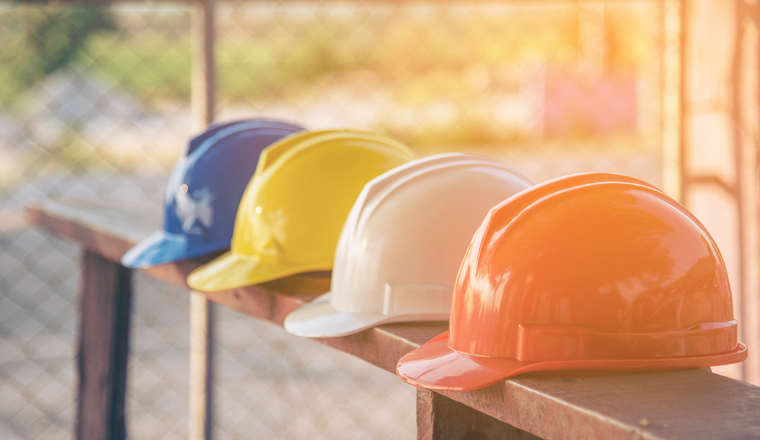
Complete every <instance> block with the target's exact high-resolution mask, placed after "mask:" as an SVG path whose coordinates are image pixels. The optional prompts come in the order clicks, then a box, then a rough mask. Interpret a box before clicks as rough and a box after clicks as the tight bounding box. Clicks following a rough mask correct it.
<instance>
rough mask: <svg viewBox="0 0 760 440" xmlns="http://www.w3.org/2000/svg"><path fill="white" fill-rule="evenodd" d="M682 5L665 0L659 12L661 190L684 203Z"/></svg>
mask: <svg viewBox="0 0 760 440" xmlns="http://www.w3.org/2000/svg"><path fill="white" fill-rule="evenodd" d="M683 7H684V5H683V2H682V1H681V0H665V1H664V2H662V3H661V4H660V8H661V13H662V24H663V27H662V44H663V50H662V190H663V191H665V193H667V194H668V195H669V196H671V197H673V198H674V199H676V200H678V201H680V202H682V203H683V202H684V197H685V195H684V188H683V185H684V179H683V173H684V171H685V166H684V163H685V160H686V158H685V155H684V143H683V130H684V126H683V119H682V116H683V111H684V106H683V87H684V78H683V67H682V65H683V57H684V53H683V50H684V46H683V37H684V35H683V28H682V22H683V12H682V11H683Z"/></svg>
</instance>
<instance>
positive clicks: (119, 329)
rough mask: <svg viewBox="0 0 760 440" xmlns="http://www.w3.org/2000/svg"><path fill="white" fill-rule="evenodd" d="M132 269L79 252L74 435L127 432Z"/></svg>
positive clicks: (100, 437)
mask: <svg viewBox="0 0 760 440" xmlns="http://www.w3.org/2000/svg"><path fill="white" fill-rule="evenodd" d="M131 275H132V271H131V270H129V269H127V268H125V267H123V266H121V265H119V264H118V263H114V262H112V261H109V260H107V259H105V258H103V257H101V256H99V255H96V254H93V253H91V252H89V251H85V252H84V255H83V257H82V292H81V295H80V301H81V302H80V309H79V310H80V314H79V348H78V354H77V367H78V373H79V390H78V396H77V414H76V428H75V429H76V438H77V439H78V440H104V439H116V440H122V439H125V438H126V436H127V432H126V424H125V421H124V400H125V399H124V397H125V394H126V388H127V355H128V353H129V319H130V307H131V297H132V276H131Z"/></svg>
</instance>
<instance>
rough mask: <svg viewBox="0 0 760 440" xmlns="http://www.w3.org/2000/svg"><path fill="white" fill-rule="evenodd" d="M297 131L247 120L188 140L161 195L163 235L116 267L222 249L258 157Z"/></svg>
mask: <svg viewBox="0 0 760 440" xmlns="http://www.w3.org/2000/svg"><path fill="white" fill-rule="evenodd" d="M301 130H303V129H302V128H301V127H298V126H295V125H292V124H288V123H285V122H280V121H271V120H247V121H238V122H233V123H228V124H222V125H217V126H212V127H209V129H208V130H206V131H205V132H203V133H202V134H200V135H198V136H196V137H195V138H193V139H192V140H190V141H189V142H188V143H187V146H186V148H185V149H184V151H183V153H182V155H181V156H180V159H179V160H178V161H177V163H176V164H175V166H174V168H173V169H172V172H171V174H170V176H169V180H168V182H167V185H166V189H165V191H164V218H163V229H162V230H160V231H157V232H155V233H154V234H152V235H151V236H150V237H148V238H146V239H145V240H143V241H141V242H140V243H138V244H137V245H136V246H135V247H133V248H132V249H130V250H129V251H128V252H127V253H126V254H124V256H123V257H122V264H123V265H125V266H127V267H131V268H143V267H150V266H154V265H157V264H164V263H170V262H174V261H179V260H183V259H187V258H193V257H197V256H200V255H205V254H208V253H211V252H216V251H220V250H223V249H226V248H228V247H229V246H230V240H231V238H232V230H233V223H234V219H235V213H236V211H237V207H238V204H239V202H240V198H241V197H242V194H243V191H244V190H245V187H246V185H247V183H248V181H249V180H250V178H251V176H252V175H253V172H254V170H255V169H256V165H257V162H258V159H259V155H260V153H261V151H262V150H263V149H264V148H265V147H267V146H268V145H269V144H271V143H273V142H275V141H278V140H280V139H282V138H284V137H286V136H289V135H291V134H293V133H296V132H298V131H301Z"/></svg>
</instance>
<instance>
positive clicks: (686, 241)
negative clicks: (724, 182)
mask: <svg viewBox="0 0 760 440" xmlns="http://www.w3.org/2000/svg"><path fill="white" fill-rule="evenodd" d="M746 357H747V347H746V346H744V344H742V343H740V342H738V341H737V322H736V321H735V320H734V317H733V311H732V299H731V288H730V286H729V283H728V275H727V274H726V269H725V264H724V262H723V258H722V256H721V255H720V251H719V250H718V247H717V246H716V245H715V242H714V241H713V239H712V237H711V236H710V234H709V233H708V232H707V230H705V227H704V226H703V225H702V224H701V223H700V222H699V220H697V219H696V218H695V217H694V216H693V215H692V214H691V213H690V212H689V211H687V210H686V208H684V207H683V206H681V205H680V204H678V203H677V202H676V201H674V200H673V199H671V198H670V197H668V196H667V195H665V194H664V193H662V192H661V191H659V190H657V189H656V188H654V187H652V186H651V185H649V184H646V183H644V182H642V181H639V180H637V179H633V178H630V177H625V176H618V175H613V174H601V173H592V174H579V175H574V176H569V177H565V178H560V179H556V180H553V181H550V182H547V183H544V184H542V185H538V186H536V187H533V188H531V189H528V190H525V191H523V192H521V193H519V194H517V195H515V196H513V197H511V198H509V199H507V200H506V201H504V202H502V203H501V204H499V205H497V206H496V207H494V208H493V209H491V211H490V212H489V213H488V215H487V216H486V218H485V220H484V221H483V223H482V225H481V226H480V228H479V229H478V231H477V232H476V234H475V237H474V238H473V240H472V242H471V243H470V247H469V248H468V250H467V253H466V254H465V256H464V260H463V261H462V265H461V267H460V269H459V274H458V276H457V280H456V284H455V287H454V296H453V300H452V307H451V319H450V322H449V331H448V332H446V333H443V334H441V335H439V336H438V337H436V338H434V339H433V340H431V341H430V342H428V343H427V344H425V345H423V346H421V347H419V348H417V349H415V350H413V351H412V352H410V353H408V354H407V355H405V356H404V357H402V358H401V360H400V361H399V363H398V366H397V370H396V371H397V372H398V374H399V376H401V378H402V379H404V380H405V381H406V382H409V383H411V384H413V385H416V386H420V387H425V388H430V389H437V390H473V389H478V388H482V387H484V386H487V385H490V384H493V383H496V382H498V381H501V380H503V379H506V378H508V377H512V376H515V375H518V374H522V373H526V372H531V371H546V370H588V369H598V370H608V369H609V370H634V369H637V370H641V369H644V370H655V369H674V368H693V367H708V366H714V365H725V364H731V363H736V362H741V361H743V360H744V359H746Z"/></svg>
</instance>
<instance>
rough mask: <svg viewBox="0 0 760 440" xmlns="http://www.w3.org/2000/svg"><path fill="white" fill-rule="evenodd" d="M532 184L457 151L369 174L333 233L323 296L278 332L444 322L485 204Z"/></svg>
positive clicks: (340, 331)
mask: <svg viewBox="0 0 760 440" xmlns="http://www.w3.org/2000/svg"><path fill="white" fill-rule="evenodd" d="M532 185H533V184H532V182H531V181H530V180H529V179H528V178H526V177H525V176H523V175H521V174H519V173H518V172H516V171H515V170H513V169H512V168H510V167H509V166H507V165H506V164H504V163H503V162H500V161H498V160H496V159H491V158H487V157H482V156H476V155H472V154H461V153H450V154H439V155H435V156H429V157H426V158H423V159H418V160H415V161H412V162H409V163H407V164H404V165H401V166H399V167H397V168H394V169H392V170H390V171H387V172H386V173H384V174H382V175H380V176H378V177H376V178H375V179H373V180H371V181H370V182H369V183H367V184H366V185H365V186H364V189H363V190H362V192H361V194H360V195H359V198H358V199H357V200H356V202H355V203H354V206H353V207H352V208H351V212H350V213H349V215H348V218H347V219H346V223H345V224H344V225H343V229H342V230H341V234H340V239H339V240H338V248H337V251H336V253H335V264H334V265H333V273H332V283H331V285H332V289H331V291H330V292H328V293H326V294H324V295H322V296H320V297H319V298H317V299H316V300H315V301H313V302H311V303H309V304H306V305H304V306H302V307H300V308H299V309H297V310H295V311H293V312H292V313H290V315H288V317H287V318H286V319H285V329H286V330H287V331H288V332H290V333H293V334H296V335H300V336H309V337H330V336H344V335H348V334H351V333H356V332H358V331H361V330H365V329H367V328H370V327H374V326H376V325H380V324H387V323H391V322H403V321H445V320H448V319H449V311H450V308H451V295H452V289H453V286H454V279H455V278H456V275H457V272H458V270H459V266H460V264H461V262H462V256H463V255H464V254H465V251H466V250H467V246H468V244H469V243H470V240H471V239H472V237H473V235H474V234H475V231H476V230H477V228H478V226H479V225H480V223H481V222H482V221H483V218H484V217H485V215H486V214H487V213H488V210H489V209H491V208H492V207H493V206H494V205H496V204H498V203H500V202H502V201H504V200H505V199H507V198H509V197H511V196H512V195H514V194H516V193H518V192H521V191H522V190H524V189H526V188H529V187H530V186H532Z"/></svg>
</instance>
